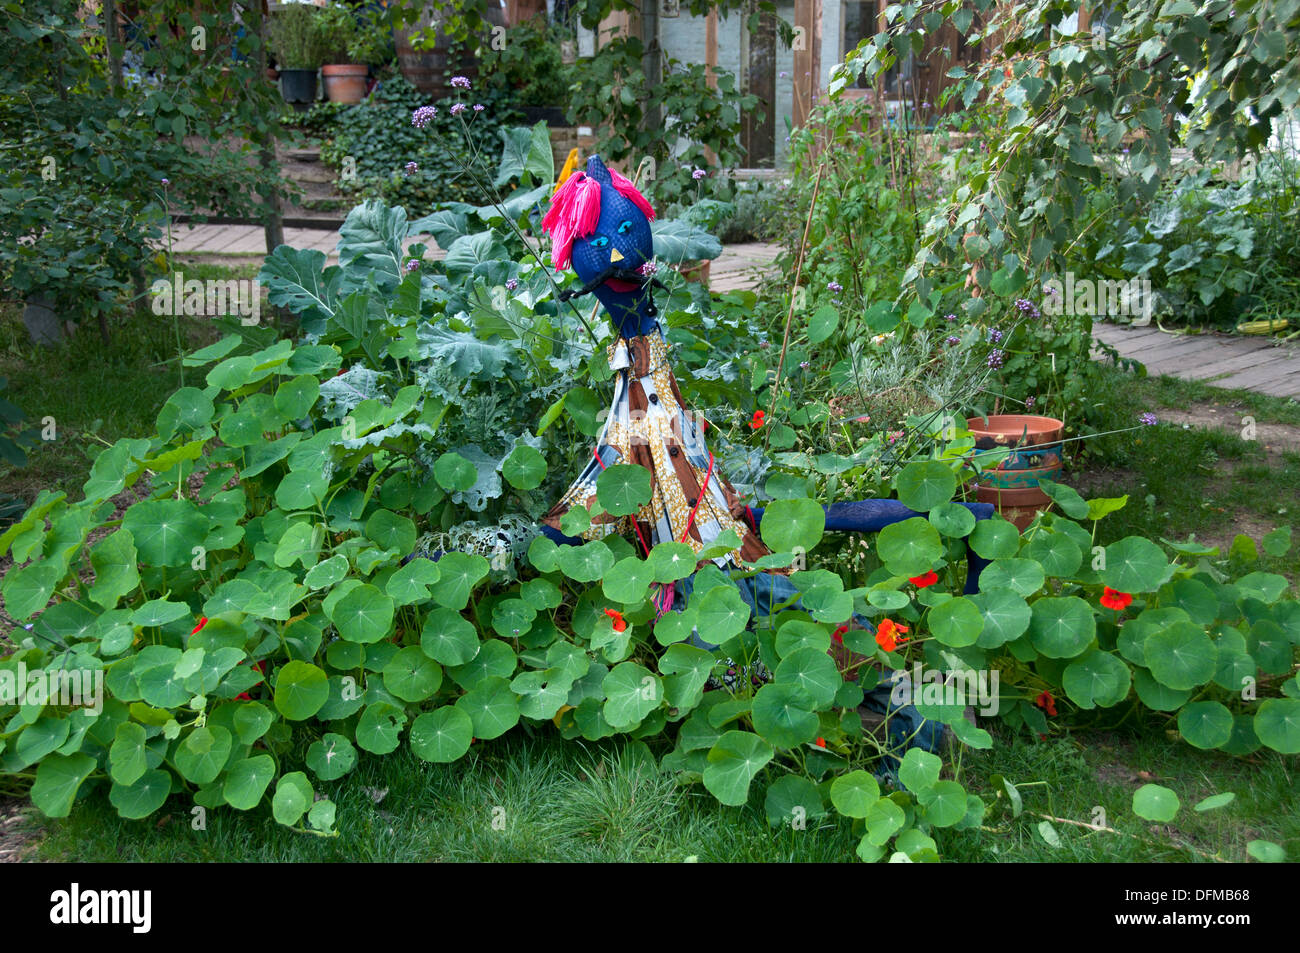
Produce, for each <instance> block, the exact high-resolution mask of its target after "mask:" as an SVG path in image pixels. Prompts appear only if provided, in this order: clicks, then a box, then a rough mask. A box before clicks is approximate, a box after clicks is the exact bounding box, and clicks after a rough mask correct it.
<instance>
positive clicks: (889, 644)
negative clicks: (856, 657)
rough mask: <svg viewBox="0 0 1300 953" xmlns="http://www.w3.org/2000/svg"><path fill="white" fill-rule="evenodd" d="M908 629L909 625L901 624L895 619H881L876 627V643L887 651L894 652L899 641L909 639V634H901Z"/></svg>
mask: <svg viewBox="0 0 1300 953" xmlns="http://www.w3.org/2000/svg"><path fill="white" fill-rule="evenodd" d="M907 631H909V630H908V628H907V626H905V625H899V624H898V623H897V622H895V621H894V620H893V619H881V620H880V625H879V626H878V627H877V628H876V644H877V645H879V646H880V647H881V648H882V649H884V650H885V651H886V652H892V651H894V649H896V648H898V643H899V642H906V641H907V636H905V635H902V634H901V633H903V632H907Z"/></svg>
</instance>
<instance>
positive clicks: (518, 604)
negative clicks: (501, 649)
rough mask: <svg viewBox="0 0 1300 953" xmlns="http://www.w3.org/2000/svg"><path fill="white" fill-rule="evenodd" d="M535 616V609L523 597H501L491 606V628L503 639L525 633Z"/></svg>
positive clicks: (530, 626) (514, 637) (520, 635)
mask: <svg viewBox="0 0 1300 953" xmlns="http://www.w3.org/2000/svg"><path fill="white" fill-rule="evenodd" d="M536 618H537V610H536V609H534V608H533V607H532V606H530V605H529V604H528V603H527V602H525V601H524V600H523V599H513V598H512V599H502V600H500V601H499V602H497V604H496V605H494V606H493V607H492V628H493V629H495V630H496V633H497V635H499V636H501V637H502V638H503V639H517V638H520V637H522V636H525V635H527V634H528V633H529V631H530V630H531V629H532V627H533V620H534V619H536Z"/></svg>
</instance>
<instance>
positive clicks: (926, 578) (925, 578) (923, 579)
mask: <svg viewBox="0 0 1300 953" xmlns="http://www.w3.org/2000/svg"><path fill="white" fill-rule="evenodd" d="M907 581H908V582H910V583H911V584H912V585H914V586H916V588H918V589H924V588H925V587H926V586H933V585H934V584H935V583H936V582H938V581H939V574H938V573H937V572H935V571H934V570H933V569H931V570H930V571H929V572H927V573H925V575H922V576H912V577H910V578H909V579H908V580H907Z"/></svg>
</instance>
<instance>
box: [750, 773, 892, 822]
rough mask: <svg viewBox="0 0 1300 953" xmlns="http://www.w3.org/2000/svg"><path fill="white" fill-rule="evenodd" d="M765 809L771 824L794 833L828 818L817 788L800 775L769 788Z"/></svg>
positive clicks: (779, 780)
mask: <svg viewBox="0 0 1300 953" xmlns="http://www.w3.org/2000/svg"><path fill="white" fill-rule="evenodd" d="M867 777H871V775H867ZM763 810H764V812H765V813H766V814H767V823H768V824H770V825H771V826H773V827H790V828H791V829H793V830H804V829H805V827H804V825H805V824H806V823H807V822H808V821H812V820H817V819H819V818H822V817H825V816H826V808H825V807H824V806H823V805H822V796H821V793H820V792H819V791H818V790H817V785H815V784H813V783H812V782H811V781H809V780H808V779H807V778H805V777H800V776H799V775H797V774H787V775H785V777H782V778H778V779H777V780H775V781H773V782H772V783H771V784H769V785H768V786H767V795H766V796H765V797H764V799H763Z"/></svg>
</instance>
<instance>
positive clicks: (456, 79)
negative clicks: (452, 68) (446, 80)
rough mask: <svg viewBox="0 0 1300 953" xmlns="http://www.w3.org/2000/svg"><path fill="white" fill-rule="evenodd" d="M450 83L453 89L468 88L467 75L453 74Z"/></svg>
mask: <svg viewBox="0 0 1300 953" xmlns="http://www.w3.org/2000/svg"><path fill="white" fill-rule="evenodd" d="M451 85H452V87H453V88H455V89H469V77H467V76H453V77H452V78H451Z"/></svg>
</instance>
